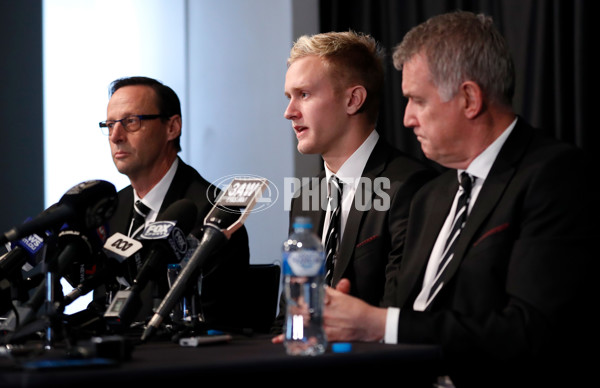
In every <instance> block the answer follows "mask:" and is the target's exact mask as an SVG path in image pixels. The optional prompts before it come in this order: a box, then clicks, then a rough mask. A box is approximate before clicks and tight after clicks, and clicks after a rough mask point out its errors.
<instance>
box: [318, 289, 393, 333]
mask: <svg viewBox="0 0 600 388" xmlns="http://www.w3.org/2000/svg"><path fill="white" fill-rule="evenodd" d="M349 291H350V281H349V280H348V279H341V280H340V282H339V283H338V284H337V286H336V289H333V288H329V287H328V288H327V289H326V290H325V310H324V314H323V316H324V327H325V333H326V335H327V340H328V341H330V342H342V341H380V340H381V339H383V337H384V335H385V321H386V317H387V310H386V309H383V308H378V307H375V306H371V305H369V304H367V303H365V302H364V301H362V300H361V299H358V298H355V297H353V296H350V295H348V292H349Z"/></svg>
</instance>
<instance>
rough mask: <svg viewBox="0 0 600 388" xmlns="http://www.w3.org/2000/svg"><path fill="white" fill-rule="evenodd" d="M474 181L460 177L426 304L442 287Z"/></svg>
mask: <svg viewBox="0 0 600 388" xmlns="http://www.w3.org/2000/svg"><path fill="white" fill-rule="evenodd" d="M474 181H475V179H474V178H473V177H471V175H469V174H467V173H466V172H463V173H462V174H461V175H460V186H461V189H460V190H461V191H462V192H461V193H460V196H459V197H458V202H457V204H456V213H455V214H454V221H453V222H452V227H451V228H450V234H449V235H448V239H447V240H446V245H445V247H444V252H443V253H442V260H441V261H440V264H439V266H438V269H437V272H436V276H435V280H434V282H433V286H432V287H431V290H430V292H429V298H428V300H427V304H428V305H429V303H431V300H432V299H433V297H434V296H435V294H436V293H437V292H438V289H439V288H441V286H442V281H441V279H442V278H443V276H442V274H443V272H444V270H445V269H446V267H447V266H448V263H449V262H450V260H452V257H453V256H454V247H455V246H456V241H458V237H459V236H460V232H461V231H462V229H463V227H464V226H465V222H466V220H467V211H468V209H469V202H470V200H471V188H472V186H473V182H474Z"/></svg>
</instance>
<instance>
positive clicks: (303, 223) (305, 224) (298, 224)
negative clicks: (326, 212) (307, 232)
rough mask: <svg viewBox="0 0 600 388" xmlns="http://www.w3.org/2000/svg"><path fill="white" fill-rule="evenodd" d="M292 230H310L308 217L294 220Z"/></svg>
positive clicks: (310, 222)
mask: <svg viewBox="0 0 600 388" xmlns="http://www.w3.org/2000/svg"><path fill="white" fill-rule="evenodd" d="M293 226H294V228H305V229H310V228H312V221H311V219H310V217H301V216H299V217H296V218H295V219H294V225H293Z"/></svg>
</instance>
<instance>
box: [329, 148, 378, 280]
mask: <svg viewBox="0 0 600 388" xmlns="http://www.w3.org/2000/svg"><path fill="white" fill-rule="evenodd" d="M389 154H390V148H389V146H388V145H387V143H385V141H384V140H383V139H381V138H380V139H379V140H378V141H377V144H376V145H375V148H374V149H373V151H372V152H371V155H370V156H369V159H368V160H367V164H366V165H365V168H364V171H363V174H362V177H364V178H366V179H368V180H370V181H371V182H373V181H374V180H375V178H376V177H378V176H379V174H381V172H382V171H383V170H384V168H385V166H386V162H387V160H388V157H389ZM357 190H364V191H363V192H362V198H363V202H364V203H369V202H368V201H370V202H371V203H372V200H373V198H372V197H373V189H372V187H370V186H369V185H359V186H358V188H357ZM371 211H372V210H371ZM365 214H366V212H365V211H361V210H359V209H358V207H357V206H356V195H355V196H354V199H353V200H352V206H351V207H350V210H349V212H348V219H347V220H346V227H345V229H344V235H343V237H342V242H341V244H340V251H339V253H338V258H337V261H336V264H335V268H334V270H333V278H332V282H333V284H335V283H337V281H338V280H340V279H341V277H342V275H343V274H344V272H345V271H346V268H347V267H348V264H349V263H350V259H351V258H352V256H353V253H354V247H355V246H356V244H357V243H358V241H357V239H358V232H359V229H360V226H361V225H362V219H363V217H364V216H365Z"/></svg>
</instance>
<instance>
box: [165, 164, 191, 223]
mask: <svg viewBox="0 0 600 388" xmlns="http://www.w3.org/2000/svg"><path fill="white" fill-rule="evenodd" d="M188 171H189V170H188V166H187V165H186V164H185V163H183V161H182V160H181V159H179V162H178V165H177V171H175V176H173V181H172V182H171V185H170V186H169V189H168V190H167V193H166V194H165V198H164V199H163V202H162V205H160V210H159V212H158V215H161V214H162V213H163V212H164V211H165V210H166V209H168V208H169V206H171V205H172V204H173V203H174V202H175V201H177V200H179V199H180V198H183V193H185V190H186V187H187V186H188V185H189V184H190V182H191V181H192V177H191V176H190V175H189V174H188Z"/></svg>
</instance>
